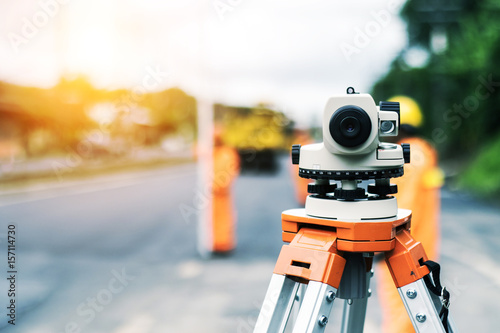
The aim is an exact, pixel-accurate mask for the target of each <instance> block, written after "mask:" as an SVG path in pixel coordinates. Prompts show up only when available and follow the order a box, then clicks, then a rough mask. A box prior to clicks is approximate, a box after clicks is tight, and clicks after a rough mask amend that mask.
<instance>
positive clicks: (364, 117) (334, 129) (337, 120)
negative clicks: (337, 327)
mask: <svg viewBox="0 0 500 333" xmlns="http://www.w3.org/2000/svg"><path fill="white" fill-rule="evenodd" d="M371 130H372V123H371V120H370V117H369V116H368V114H367V113H366V111H365V110H363V109H362V108H360V107H358V106H354V105H346V106H343V107H341V108H339V109H338V110H337V111H335V113H334V114H333V115H332V118H331V119H330V134H331V136H332V138H333V140H335V142H337V143H338V144H340V145H342V146H344V147H349V148H351V147H356V146H359V145H361V144H362V143H364V142H365V141H366V140H367V139H368V137H369V136H370V133H371Z"/></svg>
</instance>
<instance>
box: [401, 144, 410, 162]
mask: <svg viewBox="0 0 500 333" xmlns="http://www.w3.org/2000/svg"><path fill="white" fill-rule="evenodd" d="M401 147H403V158H404V160H405V163H410V144H409V143H402V144H401Z"/></svg>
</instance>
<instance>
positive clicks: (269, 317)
mask: <svg viewBox="0 0 500 333" xmlns="http://www.w3.org/2000/svg"><path fill="white" fill-rule="evenodd" d="M299 285H300V283H299V282H295V281H293V280H292V279H290V278H288V277H286V276H285V275H278V274H273V277H272V278H271V282H270V283H269V288H268V289H267V293H266V297H265V298H264V302H263V303H262V308H261V310H260V313H259V318H258V319H257V323H256V324H255V329H254V333H258V332H284V331H285V326H286V322H287V321H288V317H289V316H290V311H291V309H292V305H293V302H294V300H295V295H296V294H297V290H298V288H299Z"/></svg>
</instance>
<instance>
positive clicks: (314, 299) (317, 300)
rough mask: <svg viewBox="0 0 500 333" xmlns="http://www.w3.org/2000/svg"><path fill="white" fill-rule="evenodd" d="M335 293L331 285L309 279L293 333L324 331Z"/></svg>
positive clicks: (335, 290)
mask: <svg viewBox="0 0 500 333" xmlns="http://www.w3.org/2000/svg"><path fill="white" fill-rule="evenodd" d="M336 294H337V289H335V288H333V287H332V286H329V285H328V284H325V283H321V282H316V281H310V282H309V284H308V285H307V290H306V295H305V297H304V300H303V301H302V306H301V308H300V310H299V315H298V317H297V322H296V324H295V326H294V328H293V333H318V332H324V330H325V326H326V324H327V323H328V317H329V316H330V312H331V310H332V306H333V300H334V299H335V297H336Z"/></svg>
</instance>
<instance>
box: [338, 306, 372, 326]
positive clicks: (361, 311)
mask: <svg viewBox="0 0 500 333" xmlns="http://www.w3.org/2000/svg"><path fill="white" fill-rule="evenodd" d="M367 304H368V298H360V299H346V300H345V303H344V313H343V315H342V327H341V329H340V332H342V333H363V327H364V325H365V317H366V305H367Z"/></svg>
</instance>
